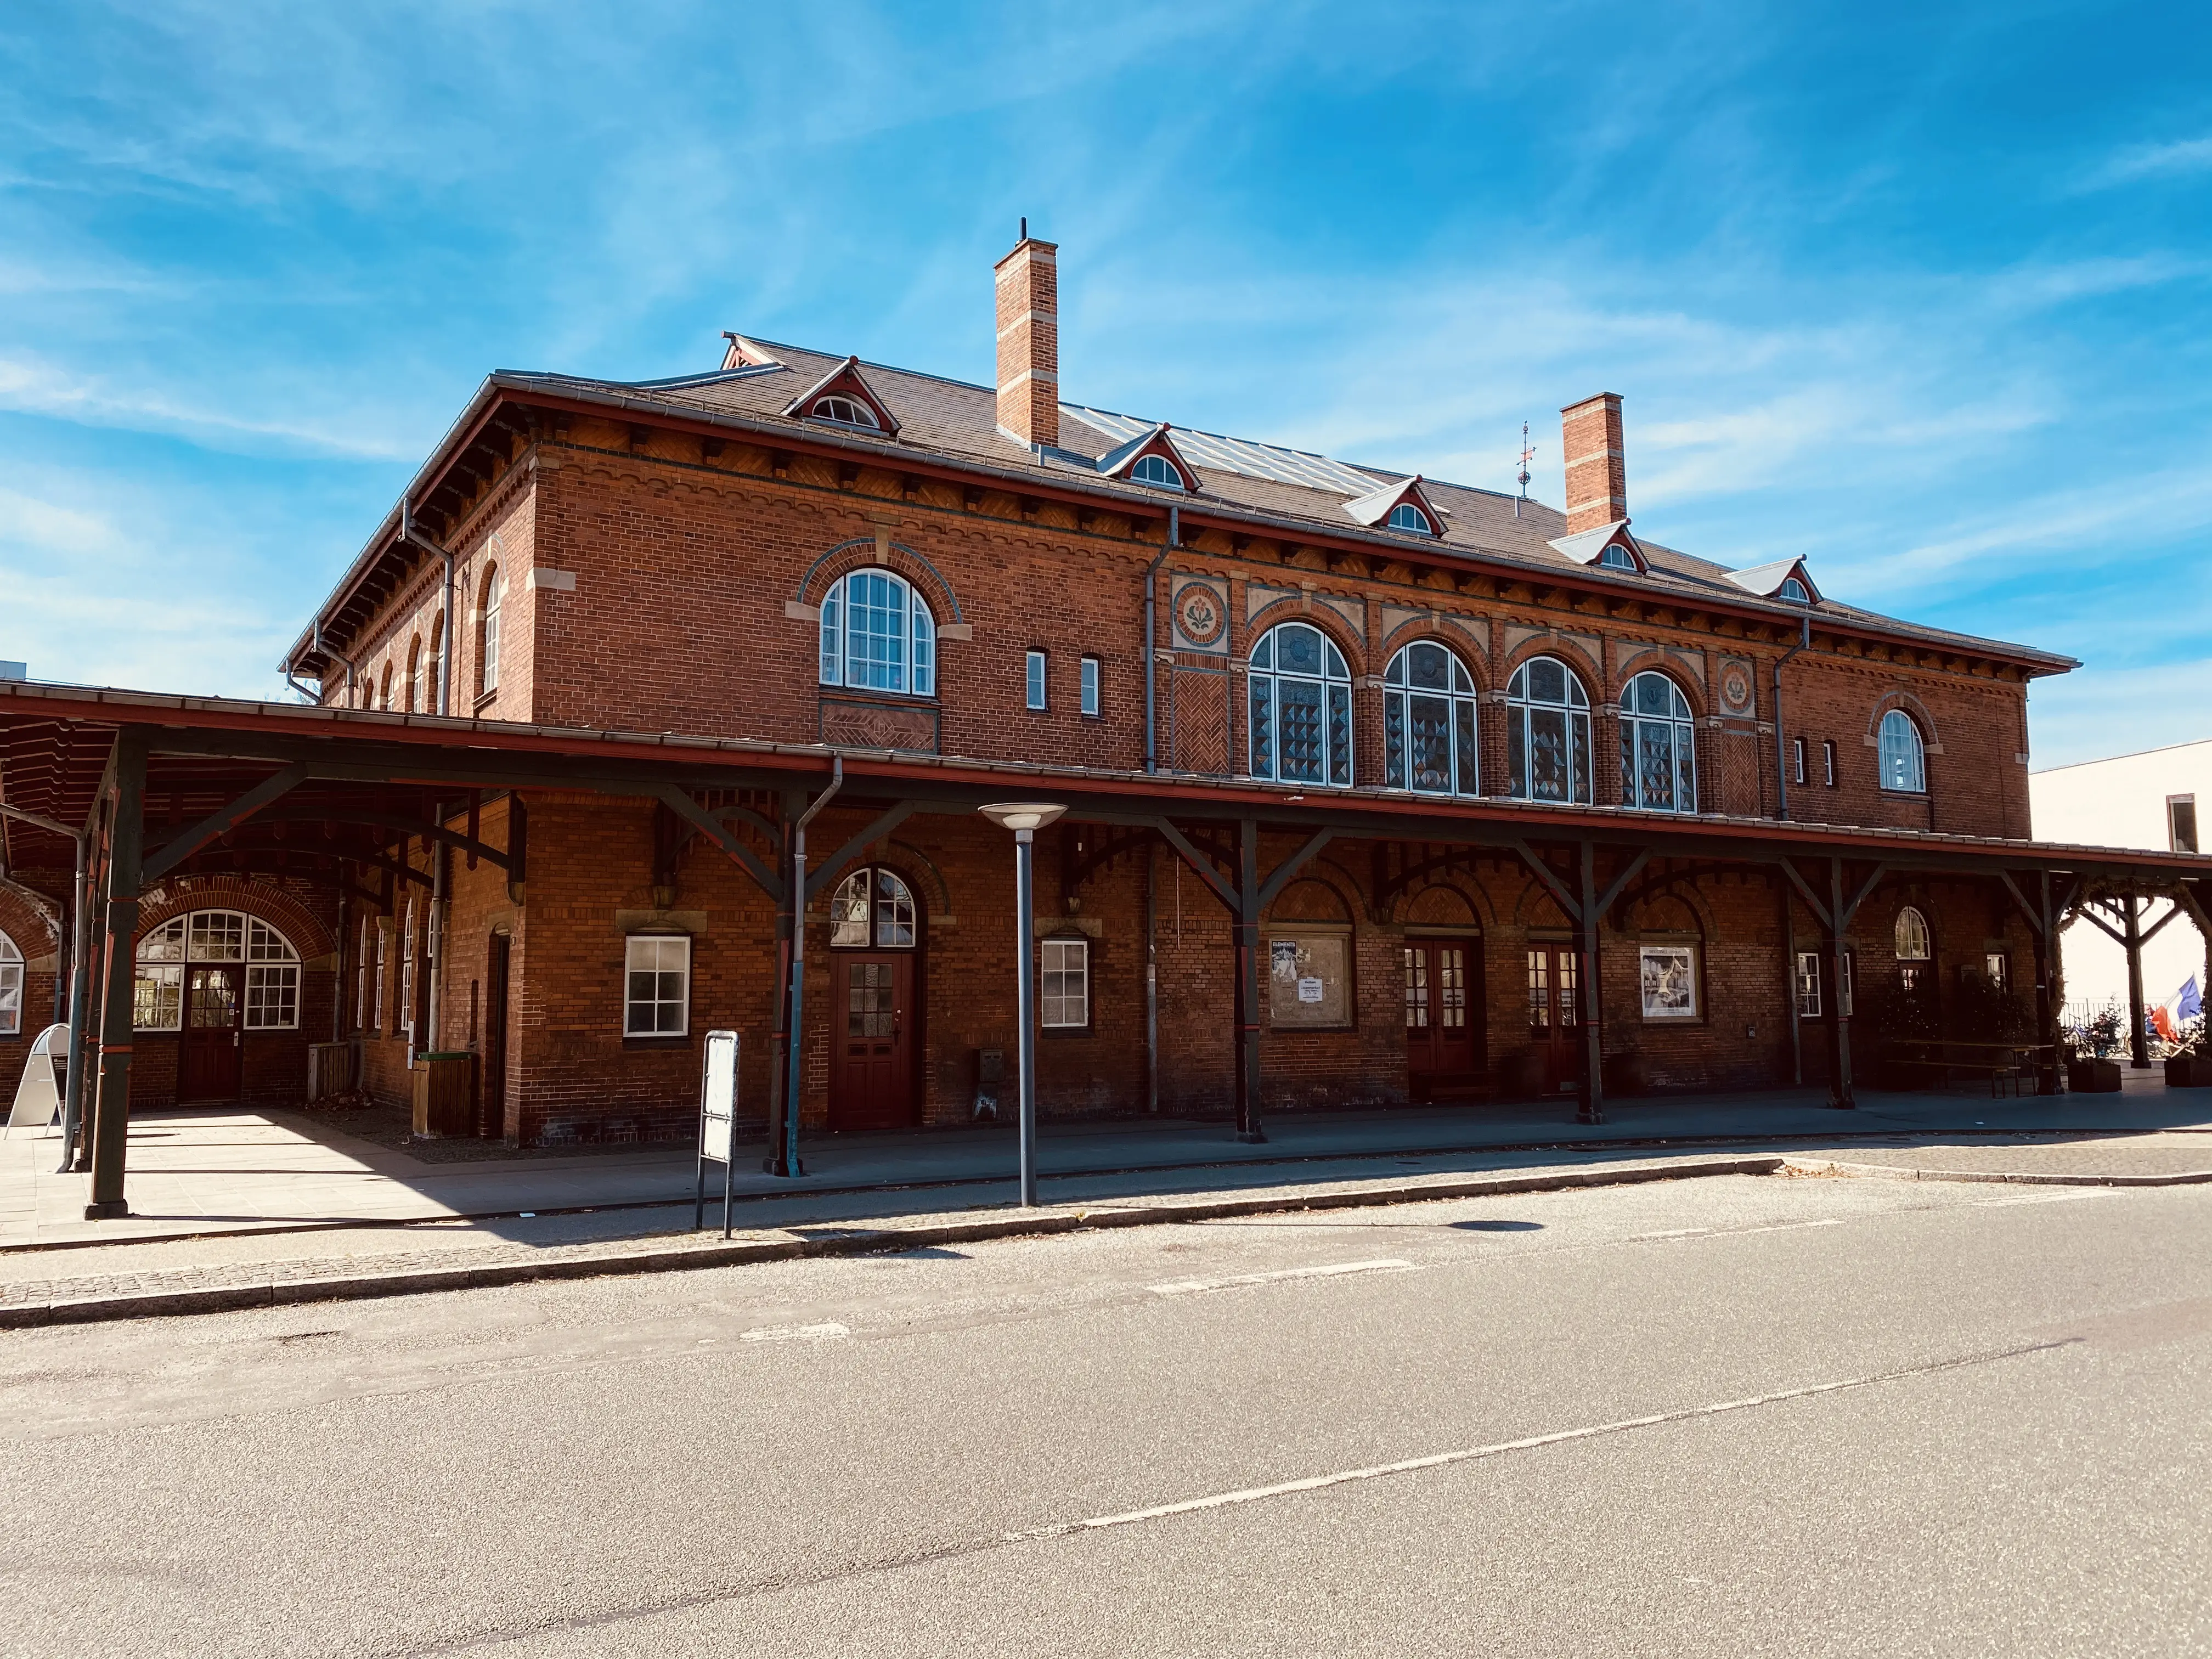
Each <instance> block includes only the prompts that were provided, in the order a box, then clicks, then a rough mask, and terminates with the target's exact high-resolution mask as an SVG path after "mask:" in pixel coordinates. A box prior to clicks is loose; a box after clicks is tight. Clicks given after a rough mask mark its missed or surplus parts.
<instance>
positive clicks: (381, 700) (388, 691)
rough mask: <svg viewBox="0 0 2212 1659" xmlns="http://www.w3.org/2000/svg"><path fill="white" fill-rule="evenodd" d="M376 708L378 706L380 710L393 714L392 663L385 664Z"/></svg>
mask: <svg viewBox="0 0 2212 1659" xmlns="http://www.w3.org/2000/svg"><path fill="white" fill-rule="evenodd" d="M376 706H377V707H378V708H381V709H383V710H385V711H386V713H387V714H388V713H390V712H391V708H392V665H391V664H390V663H386V664H385V665H384V676H383V684H381V686H380V688H379V689H378V690H377V694H376Z"/></svg>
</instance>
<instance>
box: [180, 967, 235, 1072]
mask: <svg viewBox="0 0 2212 1659" xmlns="http://www.w3.org/2000/svg"><path fill="white" fill-rule="evenodd" d="M243 977H244V973H243V970H241V969H237V968H212V967H192V968H187V969H185V1030H184V1053H183V1054H182V1055H181V1057H180V1060H179V1066H178V1068H177V1098H178V1099H179V1101H186V1100H235V1099H237V1098H238V1084H239V1073H240V1066H239V1062H240V1059H241V1057H242V1052H243V1051H242V1048H241V1045H242V1044H243V1043H244V1042H245V1040H246V1036H245V1017H246V1010H245V1007H244V999H243V998H241V997H240V994H239V990H240V980H241V979H242V978H243Z"/></svg>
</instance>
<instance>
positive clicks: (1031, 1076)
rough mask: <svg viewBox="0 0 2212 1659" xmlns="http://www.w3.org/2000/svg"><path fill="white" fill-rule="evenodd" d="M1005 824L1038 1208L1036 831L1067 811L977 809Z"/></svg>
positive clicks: (1037, 804)
mask: <svg viewBox="0 0 2212 1659" xmlns="http://www.w3.org/2000/svg"><path fill="white" fill-rule="evenodd" d="M976 810H977V811H981V813H982V814H983V816H984V817H987V818H988V819H990V820H991V822H992V823H995V824H997V825H998V826H999V827H1000V829H1011V830H1012V831H1013V832H1014V962H1015V969H1014V974H1015V978H1014V983H1015V986H1016V991H1017V994H1016V997H1015V1009H1016V1016H1015V1017H1016V1019H1017V1020H1018V1024H1019V1026H1020V1034H1019V1036H1018V1042H1017V1048H1016V1052H1017V1053H1018V1055H1019V1056H1020V1058H1019V1060H1018V1065H1017V1067H1016V1070H1017V1071H1018V1074H1019V1078H1020V1081H1019V1083H1018V1085H1017V1086H1018V1089H1019V1091H1020V1099H1021V1109H1020V1111H1019V1113H1018V1116H1019V1119H1020V1121H1021V1142H1022V1152H1021V1188H1022V1199H1021V1201H1022V1203H1023V1204H1024V1206H1027V1207H1030V1208H1035V1207H1036V1201H1037V1171H1036V964H1035V957H1036V879H1035V875H1034V870H1035V865H1036V832H1037V831H1038V830H1040V829H1043V828H1044V827H1045V825H1047V824H1048V823H1052V822H1053V821H1054V819H1055V818H1057V817H1060V814H1061V813H1063V812H1065V811H1067V809H1066V807H1065V806H1060V805H1054V804H1053V803H1051V802H1048V801H1002V802H1000V803H999V804H998V805H993V806H984V807H979V808H978V809H976Z"/></svg>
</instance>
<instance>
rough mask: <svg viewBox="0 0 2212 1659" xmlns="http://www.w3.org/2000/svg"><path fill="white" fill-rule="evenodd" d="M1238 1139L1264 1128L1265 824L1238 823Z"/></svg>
mask: <svg viewBox="0 0 2212 1659" xmlns="http://www.w3.org/2000/svg"><path fill="white" fill-rule="evenodd" d="M1231 927H1234V928H1235V929H1236V933H1237V953H1236V954H1237V1139H1239V1140H1243V1141H1254V1142H1257V1141H1262V1140H1265V1139H1267V1133H1266V1132H1265V1131H1264V1130H1262V1129H1261V1127H1260V982H1259V973H1260V965H1261V964H1260V823H1259V820H1258V819H1256V818H1246V819H1244V820H1243V821H1242V822H1241V823H1239V824H1238V825H1237V908H1236V909H1235V911H1234V912H1233V914H1232V916H1231Z"/></svg>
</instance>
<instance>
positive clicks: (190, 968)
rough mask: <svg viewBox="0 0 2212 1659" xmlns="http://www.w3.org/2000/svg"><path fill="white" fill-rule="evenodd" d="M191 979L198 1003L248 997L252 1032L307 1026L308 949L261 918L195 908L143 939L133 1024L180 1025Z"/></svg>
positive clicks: (148, 1027) (206, 1004)
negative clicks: (303, 971) (304, 958)
mask: <svg viewBox="0 0 2212 1659" xmlns="http://www.w3.org/2000/svg"><path fill="white" fill-rule="evenodd" d="M187 981H190V988H191V995H192V996H193V998H194V999H195V1001H194V1006H195V1007H228V1006H235V1005H236V1004H237V1003H238V1002H239V1001H240V1000H243V1002H244V1004H245V1018H244V1024H245V1027H246V1030H249V1031H289V1030H294V1029H295V1028H296V1027H297V1026H298V1025H299V1024H300V953H299V952H298V951H295V950H294V949H293V948H292V945H291V941H289V939H286V938H285V937H284V936H283V934H282V933H278V932H277V931H276V929H275V928H274V927H270V925H269V924H268V923H267V922H265V921H262V920H261V919H260V918H259V917H258V916H249V915H241V914H240V912H238V911H236V910H194V911H192V912H191V914H190V915H181V916H173V917H171V918H170V919H169V920H168V921H165V922H163V923H162V924H161V926H160V927H156V928H155V929H153V930H152V931H151V932H150V933H148V934H147V935H146V937H145V938H143V939H140V940H139V941H138V969H137V979H136V981H135V983H134V984H133V986H132V987H131V990H132V994H131V1006H132V1013H131V1024H132V1025H133V1026H134V1027H135V1028H136V1029H137V1030H141V1031H173V1030H178V1029H179V1028H180V1027H181V1026H182V1024H183V1023H184V1010H185V991H186V982H187ZM240 981H243V983H242V984H241V983H240ZM200 1023H202V1022H201V1020H200V1018H199V1017H198V1016H197V1015H196V1016H195V1024H200ZM225 1023H228V1022H227V1021H226V1022H225Z"/></svg>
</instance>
